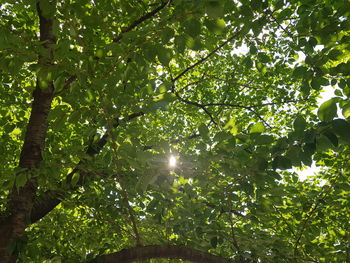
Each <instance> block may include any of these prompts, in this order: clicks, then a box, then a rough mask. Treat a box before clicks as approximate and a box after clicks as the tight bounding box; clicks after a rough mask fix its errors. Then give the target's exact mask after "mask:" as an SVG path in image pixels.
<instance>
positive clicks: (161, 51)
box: [157, 47, 172, 66]
mask: <svg viewBox="0 0 350 263" xmlns="http://www.w3.org/2000/svg"><path fill="white" fill-rule="evenodd" d="M157 57H158V59H159V61H160V63H162V64H163V65H164V66H168V65H169V62H170V60H171V58H172V54H171V51H170V50H169V49H167V48H163V47H158V48H157Z"/></svg>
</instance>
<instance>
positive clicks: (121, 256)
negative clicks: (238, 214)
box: [90, 245, 248, 263]
mask: <svg viewBox="0 0 350 263" xmlns="http://www.w3.org/2000/svg"><path fill="white" fill-rule="evenodd" d="M152 258H168V259H182V260H188V261H191V262H197V263H248V261H236V260H230V259H225V258H222V257H219V256H215V255H212V254H210V253H207V252H203V251H199V250H196V249H192V248H188V247H184V246H170V245H165V246H161V245H159V246H157V245H154V246H143V247H134V248H128V249H123V250H121V251H119V252H116V253H112V254H108V255H104V256H101V257H99V258H97V259H94V260H93V261H90V263H131V262H135V261H140V260H147V259H152Z"/></svg>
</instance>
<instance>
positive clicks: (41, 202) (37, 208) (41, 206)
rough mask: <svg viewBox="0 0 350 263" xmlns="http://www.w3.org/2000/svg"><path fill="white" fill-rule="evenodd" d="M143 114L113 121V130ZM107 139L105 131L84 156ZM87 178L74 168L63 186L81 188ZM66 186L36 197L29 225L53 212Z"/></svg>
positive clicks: (90, 153)
mask: <svg viewBox="0 0 350 263" xmlns="http://www.w3.org/2000/svg"><path fill="white" fill-rule="evenodd" d="M143 115H144V112H137V113H133V114H130V115H129V116H127V117H125V118H124V119H115V123H114V125H113V128H117V127H118V126H119V125H120V124H121V123H123V122H124V123H126V122H128V121H131V120H133V119H135V118H137V117H140V116H143ZM108 137H109V131H106V132H105V134H104V135H103V136H102V137H101V138H100V139H99V141H98V142H97V143H95V144H94V145H92V144H90V145H89V146H88V147H87V150H86V154H87V155H89V156H94V155H96V154H98V153H100V151H101V150H102V148H103V147H104V146H105V145H106V143H107V140H108ZM77 172H80V173H81V174H80V176H79V181H78V182H77V183H76V184H75V185H72V184H71V181H72V177H73V175H74V174H75V173H77ZM88 176H89V173H87V172H82V171H79V169H78V168H77V167H76V168H74V169H73V171H72V172H70V173H69V174H68V175H67V179H66V181H65V183H64V184H65V185H68V188H69V190H74V189H77V188H78V187H79V186H81V185H82V184H83V183H84V181H85V180H84V179H85V178H87V177H88ZM66 188H67V187H66V186H63V187H62V189H61V190H48V191H46V192H45V193H43V194H42V195H40V196H38V197H37V198H36V199H35V200H34V204H33V209H32V211H31V214H30V221H31V223H34V222H36V221H38V220H40V219H41V218H43V217H44V216H45V215H46V214H47V213H49V212H50V211H51V210H53V209H54V208H55V207H56V206H57V205H58V204H59V203H61V201H62V200H63V199H64V198H65V196H66V194H67V193H66V190H67V189H66Z"/></svg>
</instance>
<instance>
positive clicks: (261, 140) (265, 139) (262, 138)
mask: <svg viewBox="0 0 350 263" xmlns="http://www.w3.org/2000/svg"><path fill="white" fill-rule="evenodd" d="M252 135H256V134H255V133H253V134H252ZM254 141H255V143H256V144H257V145H267V144H271V143H273V142H274V141H275V139H274V137H273V136H271V135H260V134H259V135H257V136H254Z"/></svg>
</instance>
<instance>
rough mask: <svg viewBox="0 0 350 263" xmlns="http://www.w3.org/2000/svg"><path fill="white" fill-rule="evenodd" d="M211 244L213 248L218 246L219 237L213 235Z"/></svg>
mask: <svg viewBox="0 0 350 263" xmlns="http://www.w3.org/2000/svg"><path fill="white" fill-rule="evenodd" d="M210 245H211V246H212V248H216V247H217V245H218V238H217V237H212V238H211V239H210Z"/></svg>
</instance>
